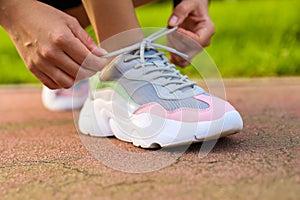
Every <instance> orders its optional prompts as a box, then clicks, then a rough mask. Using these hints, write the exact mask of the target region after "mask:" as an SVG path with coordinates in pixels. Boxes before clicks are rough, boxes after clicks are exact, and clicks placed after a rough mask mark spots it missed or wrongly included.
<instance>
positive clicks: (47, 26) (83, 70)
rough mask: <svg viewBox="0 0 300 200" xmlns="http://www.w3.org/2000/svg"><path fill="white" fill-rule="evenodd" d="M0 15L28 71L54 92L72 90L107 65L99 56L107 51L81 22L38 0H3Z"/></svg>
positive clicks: (0, 4) (0, 21)
mask: <svg viewBox="0 0 300 200" xmlns="http://www.w3.org/2000/svg"><path fill="white" fill-rule="evenodd" d="M0 13H2V14H0V24H1V25H2V26H3V27H4V29H6V31H7V32H8V33H9V35H10V37H11V38H12V40H13V42H14V44H15V46H16V47H17V49H18V52H19V53H20V55H21V57H22V59H23V60H24V62H25V64H26V66H27V67H28V69H29V70H30V71H31V72H32V73H33V74H34V75H35V76H36V77H37V78H38V79H39V80H40V81H41V82H42V83H43V84H45V85H46V86H47V87H49V88H51V89H58V88H69V87H71V86H72V85H73V84H74V83H75V81H79V80H82V79H85V78H87V77H89V76H91V75H92V74H94V73H95V72H96V71H99V70H101V69H102V68H103V67H104V66H105V64H106V59H104V58H100V57H99V56H102V55H104V54H105V50H103V49H100V48H98V47H97V45H96V43H95V42H94V41H93V39H92V38H91V37H90V36H89V35H88V34H87V33H86V32H85V30H84V29H83V28H82V27H81V26H80V24H79V23H78V21H77V20H76V19H75V18H73V17H71V16H69V15H67V14H65V13H63V12H61V11H59V10H57V9H55V8H53V7H51V6H48V5H46V4H43V3H41V2H39V1H35V0H22V1H19V0H10V1H5V0H2V1H0ZM92 52H93V54H92ZM87 58H88V59H87ZM83 65H84V66H83ZM12 70H13V69H12Z"/></svg>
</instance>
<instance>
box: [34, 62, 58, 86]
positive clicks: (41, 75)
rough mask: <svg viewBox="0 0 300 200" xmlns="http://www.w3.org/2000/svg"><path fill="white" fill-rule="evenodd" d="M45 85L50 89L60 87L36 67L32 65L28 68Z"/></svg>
mask: <svg viewBox="0 0 300 200" xmlns="http://www.w3.org/2000/svg"><path fill="white" fill-rule="evenodd" d="M30 71H31V72H32V73H33V74H34V75H35V76H36V77H37V78H38V79H39V80H40V81H41V82H42V83H43V84H44V85H45V86H47V87H48V88H50V89H59V88H61V87H60V86H59V85H58V84H56V83H55V82H54V81H53V80H52V79H51V78H50V77H48V76H47V75H46V74H44V73H43V72H42V71H40V70H39V69H38V68H37V67H33V68H32V69H31V70H30Z"/></svg>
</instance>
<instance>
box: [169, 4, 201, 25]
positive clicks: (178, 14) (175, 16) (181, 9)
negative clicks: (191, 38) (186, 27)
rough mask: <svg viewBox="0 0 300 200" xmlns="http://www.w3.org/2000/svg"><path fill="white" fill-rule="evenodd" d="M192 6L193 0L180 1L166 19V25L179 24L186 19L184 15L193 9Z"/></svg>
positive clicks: (193, 5)
mask: <svg viewBox="0 0 300 200" xmlns="http://www.w3.org/2000/svg"><path fill="white" fill-rule="evenodd" d="M194 8H195V3H194V1H182V2H181V3H180V4H178V5H177V6H176V7H175V9H174V11H173V13H172V15H171V17H170V18H169V20H168V25H169V26H170V27H174V26H178V25H180V24H181V23H182V22H183V21H184V20H185V19H186V17H187V16H188V15H189V14H190V13H191V12H192V11H193V10H194Z"/></svg>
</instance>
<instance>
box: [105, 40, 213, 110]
mask: <svg viewBox="0 0 300 200" xmlns="http://www.w3.org/2000/svg"><path fill="white" fill-rule="evenodd" d="M148 42H149V41H148ZM144 45H145V44H144ZM147 45H148V46H147ZM147 45H145V47H143V49H142V48H136V49H134V50H132V49H130V48H129V49H130V50H132V51H130V52H127V53H124V54H122V55H121V56H119V57H117V58H116V59H115V60H114V61H112V64H111V65H110V66H108V67H106V69H105V70H103V71H102V72H101V74H100V81H115V82H117V83H118V84H119V85H120V86H122V88H123V89H124V90H125V91H126V93H127V94H128V96H130V97H131V99H132V100H133V101H134V102H135V103H137V104H139V105H143V104H146V103H150V102H156V103H159V104H160V105H161V106H163V107H164V108H165V109H166V110H169V111H172V110H176V109H179V108H194V109H207V108H208V107H209V105H208V104H206V103H205V102H202V101H199V100H197V99H195V98H194V96H196V95H199V94H205V91H204V90H203V89H202V88H200V87H199V86H198V85H197V84H196V83H194V82H191V81H189V80H188V79H187V77H186V76H182V75H181V74H180V73H179V72H178V71H177V70H176V69H175V66H174V65H173V64H171V63H169V61H168V59H167V58H166V56H165V55H164V54H163V53H161V52H159V51H157V50H156V48H155V47H153V46H152V45H153V42H152V43H151V44H147ZM141 49H142V50H141ZM172 52H173V50H172ZM175 52H176V50H175ZM181 54H182V53H181ZM141 57H142V58H141Z"/></svg>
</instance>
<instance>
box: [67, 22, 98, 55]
mask: <svg viewBox="0 0 300 200" xmlns="http://www.w3.org/2000/svg"><path fill="white" fill-rule="evenodd" d="M69 28H70V29H71V31H72V33H73V34H74V36H75V37H77V38H78V39H79V40H80V41H81V42H82V43H83V44H84V45H85V46H86V47H87V48H88V49H89V50H90V51H92V50H93V49H95V48H96V47H97V44H96V43H95V41H94V40H93V38H92V37H91V36H89V34H88V33H87V32H86V31H85V30H84V29H83V28H82V27H81V25H80V24H79V22H78V20H76V19H74V18H73V21H72V22H71V23H70V24H69Z"/></svg>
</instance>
